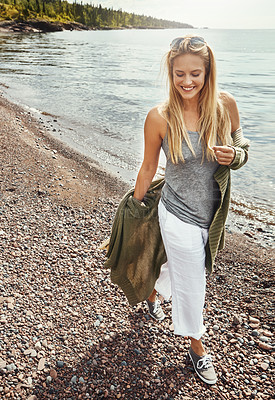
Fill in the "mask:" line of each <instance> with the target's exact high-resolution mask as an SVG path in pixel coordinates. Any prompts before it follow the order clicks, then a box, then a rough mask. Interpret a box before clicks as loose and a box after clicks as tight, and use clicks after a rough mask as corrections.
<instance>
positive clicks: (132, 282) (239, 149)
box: [104, 128, 249, 305]
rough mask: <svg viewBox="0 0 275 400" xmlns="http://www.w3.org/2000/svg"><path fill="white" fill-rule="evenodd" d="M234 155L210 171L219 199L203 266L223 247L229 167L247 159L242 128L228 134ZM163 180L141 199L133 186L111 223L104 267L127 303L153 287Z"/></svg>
mask: <svg viewBox="0 0 275 400" xmlns="http://www.w3.org/2000/svg"><path fill="white" fill-rule="evenodd" d="M232 139H233V147H234V149H235V157H234V160H233V162H232V163H231V164H230V166H224V165H221V166H220V167H219V168H218V170H217V171H216V172H215V174H214V179H215V180H216V182H217V183H218V186H219V189H220V193H221V201H220V205H219V207H218V209H217V211H216V212H215V215H214V218H213V220H212V223H211V225H210V227H209V237H208V241H207V243H206V246H205V252H206V258H205V266H206V268H207V270H208V271H209V272H212V270H213V264H214V260H215V256H216V254H217V252H218V250H221V249H222V248H223V247H224V233H225V228H224V227H225V221H226V217H227V214H228V209H229V203H230V170H231V169H233V170H236V169H238V168H240V167H242V166H243V165H244V164H245V163H246V162H247V159H248V147H249V141H248V140H247V139H245V138H244V137H243V133H242V129H241V128H239V129H237V130H236V131H235V132H234V133H233V134H232ZM163 184H164V179H160V180H158V181H154V182H152V184H151V186H150V188H149V190H148V191H147V193H146V195H145V197H144V202H143V203H142V202H139V201H138V200H136V199H135V198H134V197H133V194H134V189H131V190H130V191H129V192H128V193H126V194H125V196H124V197H123V199H122V200H121V202H120V204H119V207H118V209H117V212H116V215H115V219H114V223H113V226H112V233H111V238H110V241H109V247H108V251H107V261H106V262H105V264H104V265H105V267H107V268H111V280H112V282H113V283H116V284H117V285H119V286H120V287H121V289H122V290H123V291H124V293H125V295H126V297H127V299H128V301H129V303H130V304H131V305H135V304H137V303H138V302H140V301H143V300H145V299H147V298H148V297H149V296H150V294H151V293H152V290H153V289H154V286H155V282H156V280H157V278H158V276H159V273H160V268H161V265H162V264H164V263H165V262H166V260H167V259H166V254H165V250H164V246H163V243H162V239H161V234H160V229H159V223H158V214H157V209H158V208H157V207H158V202H159V199H160V193H161V188H162V186H163Z"/></svg>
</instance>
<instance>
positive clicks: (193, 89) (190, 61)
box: [134, 35, 248, 384]
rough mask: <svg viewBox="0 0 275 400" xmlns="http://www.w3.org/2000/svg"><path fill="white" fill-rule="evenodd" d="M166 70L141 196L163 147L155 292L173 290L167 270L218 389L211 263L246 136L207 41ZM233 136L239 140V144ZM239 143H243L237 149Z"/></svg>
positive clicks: (194, 39) (170, 58) (172, 59)
mask: <svg viewBox="0 0 275 400" xmlns="http://www.w3.org/2000/svg"><path fill="white" fill-rule="evenodd" d="M166 67H167V72H168V80H169V98H168V100H167V101H166V102H165V103H164V104H162V105H161V106H158V107H154V108H153V109H152V110H151V111H150V112H149V113H148V115H147V118H146V121H145V127H144V132H145V151H144V160H143V163H142V166H141V168H140V171H139V174H138V177H137V181H136V185H135V191H134V198H135V199H137V200H139V201H142V200H143V198H144V195H145V193H146V191H147V189H148V188H149V185H150V183H151V181H152V179H153V177H154V175H155V173H156V170H157V166H158V160H159V154H160V149H161V147H162V148H163V150H164V152H165V154H166V157H167V164H166V172H165V185H164V187H163V189H162V193H161V200H160V202H159V205H158V214H159V224H160V229H161V235H162V239H163V243H164V247H165V251H166V255H167V260H168V261H167V264H165V265H163V266H162V269H161V274H160V277H159V279H158V281H157V283H156V286H155V289H156V290H157V291H158V292H159V293H161V294H163V293H162V292H165V291H166V292H167V289H170V288H167V287H166V288H165V287H164V284H163V283H164V282H166V286H167V282H168V280H167V271H168V275H169V280H170V282H171V283H170V285H171V294H172V320H173V324H174V331H175V334H178V335H181V336H184V337H186V336H188V337H190V339H191V347H190V349H189V356H190V358H191V360H192V362H193V365H194V369H195V371H196V373H197V374H198V376H199V377H200V378H201V379H202V380H203V381H204V382H206V383H208V384H214V383H216V381H217V377H216V373H215V370H214V367H213V364H212V360H211V356H209V355H208V354H207V353H206V350H205V348H204V346H203V344H202V341H201V337H202V335H203V334H204V332H205V327H204V325H203V316H202V312H203V306H204V301H205V284H206V282H205V266H206V265H207V266H208V267H209V265H210V267H209V269H210V270H211V268H212V264H213V259H214V257H215V254H216V252H217V250H218V248H221V247H222V242H223V229H224V223H225V218H226V215H227V211H228V204H229V192H230V186H229V185H230V178H229V169H231V168H232V169H237V168H239V167H240V166H242V165H243V164H244V163H245V162H246V161H247V148H248V144H247V141H245V140H244V139H243V137H242V132H241V128H240V120H239V113H238V108H237V105H236V102H235V100H234V98H233V97H232V96H231V95H230V94H228V93H218V91H217V87H216V66H215V59H214V55H213V52H212V50H211V48H210V47H209V45H208V44H207V43H206V42H205V40H204V39H203V38H202V37H198V36H191V35H188V36H185V37H181V38H176V39H175V40H173V41H172V43H171V46H170V51H169V52H168V54H167V56H166ZM234 135H235V136H236V135H237V139H236V141H235V140H232V137H233V139H234V137H235V136H234ZM240 137H241V139H240ZM238 138H239V139H240V140H239V139H238ZM235 142H236V143H237V146H232V143H233V144H234V145H235ZM239 145H240V146H239ZM216 175H217V178H216ZM218 178H220V179H218ZM223 182H226V183H225V185H224V184H223ZM224 202H225V203H226V204H225V203H224ZM224 216H225V217H224ZM212 225H213V226H214V228H213V229H212ZM210 227H211V229H212V231H213V234H212V231H211V236H210V233H209V232H210V231H209V229H210ZM208 235H209V237H208ZM212 237H213V238H212ZM209 259H210V261H209ZM156 290H155V291H154V292H153V293H152V295H151V296H150V297H149V299H148V300H149V301H147V304H148V305H149V306H150V307H151V309H152V311H154V307H152V305H154V304H155V305H156V307H155V311H156V316H160V318H159V319H162V318H163V317H164V316H163V315H162V314H161V313H160V309H159V307H157V302H156V301H155V299H156ZM168 292H169V290H168ZM166 294H167V293H166ZM164 295H165V293H164ZM166 297H167V296H166ZM160 314H161V315H160Z"/></svg>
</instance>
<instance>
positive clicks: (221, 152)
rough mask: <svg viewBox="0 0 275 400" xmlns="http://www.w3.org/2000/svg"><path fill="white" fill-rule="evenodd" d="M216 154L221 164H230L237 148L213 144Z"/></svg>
mask: <svg viewBox="0 0 275 400" xmlns="http://www.w3.org/2000/svg"><path fill="white" fill-rule="evenodd" d="M212 149H213V151H214V155H215V157H216V160H217V161H218V163H219V164H220V165H230V164H231V163H232V161H233V160H234V157H235V149H234V147H231V146H213V147H212Z"/></svg>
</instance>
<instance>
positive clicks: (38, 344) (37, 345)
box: [34, 342, 42, 350]
mask: <svg viewBox="0 0 275 400" xmlns="http://www.w3.org/2000/svg"><path fill="white" fill-rule="evenodd" d="M34 348H35V349H36V350H41V348H42V345H41V343H40V342H36V343H35V345H34Z"/></svg>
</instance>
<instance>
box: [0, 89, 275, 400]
mask: <svg viewBox="0 0 275 400" xmlns="http://www.w3.org/2000/svg"><path fill="white" fill-rule="evenodd" d="M0 120H1V136H0V142H1V146H0V162H1V178H0V180H1V182H0V184H1V202H0V239H1V242H0V243H1V251H0V293H1V294H0V308H1V312H0V336H1V338H3V341H2V343H1V347H0V397H1V398H4V399H6V398H7V399H8V398H14V397H15V393H17V394H18V395H19V396H21V398H23V399H32V400H37V399H45V400H46V399H47V400H48V399H54V398H60V399H61V398H62V399H69V398H75V396H77V398H90V399H100V398H103V396H105V397H107V398H109V399H118V398H121V399H125V400H128V399H129V396H130V397H132V398H134V397H135V398H137V399H143V398H147V399H152V400H161V399H163V400H164V399H167V398H169V397H173V398H174V399H175V400H180V399H182V398H186V399H198V400H202V399H213V400H220V399H232V398H236V399H240V398H243V399H245V398H255V399H259V400H261V399H269V398H271V396H272V394H273V385H272V375H273V371H274V370H273V368H274V357H275V348H274V336H273V328H274V321H273V312H272V295H273V290H272V280H273V265H274V259H275V251H274V250H272V249H269V248H264V247H262V246H260V245H258V244H256V243H255V242H254V241H253V240H252V239H251V238H249V237H246V236H245V235H244V234H235V233H232V234H229V233H227V236H226V247H225V249H224V250H223V251H221V252H220V253H219V255H218V257H217V260H216V267H215V272H214V274H212V275H211V276H210V277H208V278H207V286H208V289H207V298H206V309H205V323H206V326H207V333H206V336H205V340H206V343H207V346H208V348H209V350H210V352H211V353H212V354H214V355H215V356H216V358H215V365H216V369H217V373H218V377H219V380H218V384H217V385H214V386H213V387H209V386H207V385H205V384H203V383H202V382H200V381H198V380H197V379H196V378H195V377H194V373H193V372H192V368H191V367H190V366H188V365H186V363H185V358H186V352H187V350H188V347H189V342H188V340H185V339H184V338H181V337H178V336H175V335H173V332H172V328H171V303H170V302H169V303H164V305H163V308H164V311H165V313H166V314H167V318H166V319H165V320H164V321H163V322H161V323H156V322H155V321H153V320H152V319H150V318H148V315H147V313H146V311H145V309H144V307H143V305H142V304H140V305H138V306H137V307H134V308H133V307H130V306H129V304H128V303H127V301H126V298H125V296H124V295H123V293H122V292H121V290H120V289H119V288H118V287H117V286H115V285H113V284H112V283H111V282H110V276H109V275H110V272H109V271H108V270H105V269H104V268H103V263H104V261H105V255H104V252H102V251H99V250H98V246H99V244H100V243H101V242H102V241H103V240H104V239H106V238H107V237H108V236H109V235H110V230H111V224H112V221H113V218H114V214H115V211H116V208H117V205H118V203H119V200H120V198H121V197H122V196H123V195H124V193H125V191H126V190H128V188H129V186H128V185H126V184H125V183H123V182H122V181H120V180H119V179H118V178H116V177H113V176H111V175H110V174H108V173H107V172H106V171H102V169H101V167H100V166H99V165H97V164H96V163H94V162H93V161H92V160H91V159H89V158H88V157H84V156H82V155H81V154H79V153H77V152H75V151H74V150H72V149H70V148H69V147H68V146H66V145H64V144H63V143H62V142H60V141H58V140H57V139H55V138H53V137H52V136H51V134H50V133H48V132H47V131H46V129H42V128H41V126H40V125H39V123H38V121H37V120H36V119H35V118H33V117H32V116H31V114H30V113H29V112H27V111H26V110H24V109H23V108H21V107H19V106H17V105H15V104H12V103H11V102H9V101H8V100H6V99H5V98H4V97H3V96H1V97H0ZM3 396H4V397H3ZM31 396H32V397H31Z"/></svg>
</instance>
